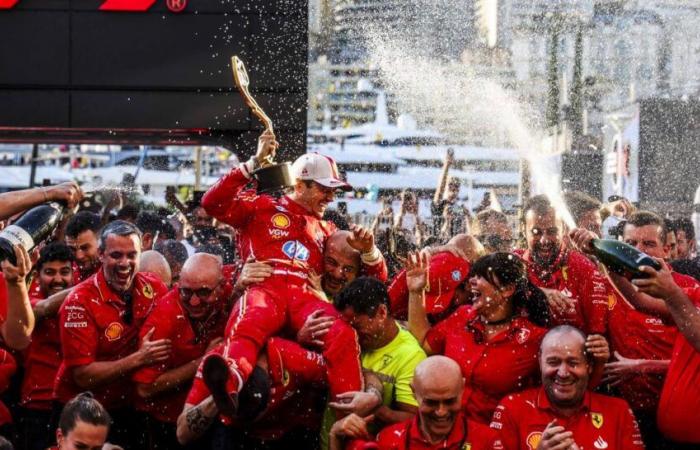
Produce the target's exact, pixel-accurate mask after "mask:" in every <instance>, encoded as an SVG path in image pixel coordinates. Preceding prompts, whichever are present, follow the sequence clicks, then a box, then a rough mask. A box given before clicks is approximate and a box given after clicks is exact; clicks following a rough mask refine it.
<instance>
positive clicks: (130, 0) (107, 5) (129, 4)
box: [0, 0, 187, 13]
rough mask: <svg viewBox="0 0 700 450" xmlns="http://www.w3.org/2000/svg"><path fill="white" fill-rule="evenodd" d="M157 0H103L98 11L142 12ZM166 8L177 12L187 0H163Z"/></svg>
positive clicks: (3, 3) (2, 5) (0, 0)
mask: <svg viewBox="0 0 700 450" xmlns="http://www.w3.org/2000/svg"><path fill="white" fill-rule="evenodd" d="M156 1H157V0H105V2H103V3H102V4H101V5H100V8H99V9H100V11H131V12H143V11H148V10H149V9H151V7H152V6H153V5H155V3H156ZM19 2H20V0H0V9H12V8H14V7H15V6H17V4H18V3H19ZM165 4H166V6H167V7H168V9H169V10H170V11H172V12H174V13H179V12H181V11H183V10H184V9H185V7H186V6H187V0H165Z"/></svg>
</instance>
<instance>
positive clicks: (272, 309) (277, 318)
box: [202, 165, 362, 396]
mask: <svg viewBox="0 0 700 450" xmlns="http://www.w3.org/2000/svg"><path fill="white" fill-rule="evenodd" d="M249 183H250V180H249V174H248V172H247V169H246V167H245V165H241V166H240V167H239V168H237V169H234V170H232V171H231V172H230V173H228V174H227V175H225V176H224V177H222V178H221V179H220V180H219V181H218V182H217V183H216V184H215V185H214V186H213V187H212V188H211V189H209V191H207V193H206V194H205V195H204V197H203V198H202V206H203V207H204V209H205V210H206V211H207V213H208V214H210V215H211V216H213V217H215V218H217V219H218V220H221V221H222V222H225V223H228V224H229V225H231V226H233V227H234V228H235V229H236V231H237V232H238V234H239V239H240V242H242V243H244V245H241V247H242V248H241V259H242V260H246V259H247V258H248V257H251V256H252V257H254V258H255V259H256V260H257V261H260V262H267V263H268V264H270V265H271V266H272V267H273V274H272V276H270V277H269V278H268V279H266V280H265V281H263V282H261V283H258V284H255V285H253V286H251V287H249V288H248V290H247V291H246V293H245V294H244V295H243V296H242V297H241V299H240V301H239V302H240V303H239V308H238V313H237V317H236V318H235V319H233V326H232V327H231V331H230V332H229V333H228V334H227V336H226V345H225V349H224V356H225V357H226V358H227V359H228V361H229V364H230V365H231V367H232V369H233V371H234V373H235V374H237V378H238V379H237V381H236V380H234V385H235V384H237V385H238V386H237V389H240V388H241V386H242V384H243V383H244V382H245V380H246V379H247V378H248V376H249V375H250V373H251V372H252V370H253V368H254V367H255V363H256V361H257V357H258V353H259V351H260V349H261V348H262V346H263V345H264V344H265V342H266V341H267V339H268V338H269V337H271V336H274V335H276V334H278V333H279V332H280V331H282V330H283V329H284V328H285V327H287V328H291V330H289V331H292V332H294V333H296V331H298V330H299V329H300V328H301V326H302V325H303V324H304V322H305V321H306V318H307V317H308V316H309V315H310V314H311V313H313V312H314V311H316V310H322V311H323V312H324V313H325V314H327V315H331V316H335V317H338V313H337V312H336V311H335V309H334V308H333V305H331V304H330V303H327V302H325V301H323V300H321V299H319V298H318V297H317V296H316V295H315V294H313V292H312V291H311V290H310V289H309V288H310V285H309V273H310V271H312V270H313V271H314V272H315V273H317V274H321V273H322V270H323V248H324V244H325V241H326V238H327V237H328V236H329V235H330V234H332V233H333V232H334V231H335V226H334V225H332V224H331V223H329V222H326V221H323V220H320V219H318V218H317V217H316V216H315V215H313V213H311V212H309V211H307V210H306V209H305V208H304V207H303V206H301V205H299V204H298V203H296V202H295V201H293V200H292V199H291V198H289V197H286V196H285V197H282V198H280V199H277V198H275V197H273V196H270V195H258V194H257V193H256V192H255V191H254V190H246V187H247V186H248V184H249ZM323 356H324V357H325V359H326V361H327V365H328V378H329V388H330V392H331V394H332V395H334V396H335V395H337V394H340V393H342V392H346V391H350V390H361V389H362V372H361V367H360V347H359V344H358V342H357V335H356V334H355V331H354V330H353V329H352V328H351V327H350V325H348V324H347V323H345V322H343V321H342V320H340V319H338V320H336V321H335V322H334V323H333V325H332V326H331V328H330V330H329V331H328V333H327V334H326V336H325V340H324V346H323Z"/></svg>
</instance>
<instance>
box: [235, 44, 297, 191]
mask: <svg viewBox="0 0 700 450" xmlns="http://www.w3.org/2000/svg"><path fill="white" fill-rule="evenodd" d="M231 68H232V69H233V79H234V80H235V81H236V86H237V87H238V91H239V92H240V93H241V95H242V96H243V100H244V101H245V104H246V105H248V107H249V108H250V109H251V111H252V112H253V114H254V115H255V117H257V118H258V120H260V122H262V124H263V126H264V127H265V130H269V131H272V120H270V118H269V117H268V115H267V114H265V111H263V110H262V108H261V107H260V105H258V102H256V101H255V99H254V98H253V96H252V95H250V92H249V91H248V86H249V85H250V78H248V72H247V71H246V69H245V65H244V64H243V61H241V60H240V59H239V58H238V57H237V56H232V57H231ZM272 158H273V156H272V155H270V156H268V157H267V158H265V160H264V161H261V162H260V168H259V169H258V170H256V171H255V172H253V178H255V179H256V180H257V182H258V192H274V191H278V190H280V189H283V188H286V187H290V186H294V180H293V179H292V172H291V164H290V163H289V162H283V163H281V164H275V163H274V162H273V160H272Z"/></svg>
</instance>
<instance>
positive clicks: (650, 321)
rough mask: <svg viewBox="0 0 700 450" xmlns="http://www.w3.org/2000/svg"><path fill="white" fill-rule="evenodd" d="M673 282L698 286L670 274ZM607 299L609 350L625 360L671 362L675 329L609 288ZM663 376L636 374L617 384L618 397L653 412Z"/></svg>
mask: <svg viewBox="0 0 700 450" xmlns="http://www.w3.org/2000/svg"><path fill="white" fill-rule="evenodd" d="M673 280H674V281H675V282H676V284H677V285H678V286H680V287H681V288H684V289H686V288H691V287H694V286H697V284H698V283H697V281H695V280H694V279H693V278H691V277H688V276H686V275H682V274H679V273H676V272H673ZM609 292H610V294H609V296H608V323H609V327H608V328H609V329H608V336H609V337H610V346H611V350H616V351H618V352H619V353H620V354H621V355H622V356H624V357H625V358H632V359H653V360H660V359H671V352H672V349H673V343H674V341H675V340H676V335H677V334H678V329H677V328H676V326H675V325H674V324H673V323H671V324H668V323H665V322H664V321H663V320H661V318H659V317H657V316H654V315H650V314H645V313H643V312H641V311H638V310H637V309H635V308H634V306H632V305H631V304H630V303H629V302H628V301H627V300H625V299H624V298H622V297H620V296H619V295H618V294H617V292H616V291H615V290H614V288H613V287H612V286H610V288H609ZM663 382H664V375H663V374H639V375H636V376H633V377H631V378H628V379H626V380H625V382H624V383H622V384H620V385H619V387H618V389H619V392H620V395H621V396H622V397H623V398H624V399H625V400H627V401H628V402H629V404H630V406H631V407H632V409H633V410H635V411H645V412H648V413H653V412H654V411H656V407H657V405H658V402H659V396H660V395H661V388H662V386H663Z"/></svg>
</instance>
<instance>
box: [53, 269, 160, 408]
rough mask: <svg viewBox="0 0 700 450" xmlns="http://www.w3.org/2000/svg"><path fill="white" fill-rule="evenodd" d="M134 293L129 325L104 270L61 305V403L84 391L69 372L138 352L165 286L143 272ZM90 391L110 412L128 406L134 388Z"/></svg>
mask: <svg viewBox="0 0 700 450" xmlns="http://www.w3.org/2000/svg"><path fill="white" fill-rule="evenodd" d="M132 293H133V303H132V311H133V319H132V321H131V324H126V323H125V322H124V320H123V312H124V302H123V301H122V300H121V298H120V297H119V296H118V295H117V294H116V293H115V292H114V291H113V290H112V289H110V288H109V286H107V283H106V281H105V277H104V271H103V270H99V271H98V272H97V273H96V274H95V275H93V276H91V277H90V278H88V279H87V280H85V281H84V282H82V283H80V284H79V285H78V286H76V287H75V288H74V289H73V292H71V293H70V295H69V296H68V298H66V300H65V301H64V302H63V305H61V309H60V312H59V327H60V330H61V344H62V351H63V361H62V363H61V367H60V368H59V371H58V376H57V379H56V385H55V390H54V396H55V398H56V399H57V400H58V401H59V402H61V403H66V402H67V401H68V400H70V399H71V398H73V397H75V396H76V395H77V394H79V393H80V392H82V391H83V390H82V389H80V388H79V387H78V386H77V385H76V384H75V382H74V381H73V376H72V370H71V369H73V368H74V367H76V366H84V365H87V364H90V363H92V362H95V361H116V360H118V359H121V358H124V357H126V356H128V355H130V354H132V353H134V352H135V351H136V350H137V349H138V346H139V342H138V332H139V330H140V328H141V325H142V324H143V322H144V321H145V320H146V316H147V315H148V313H149V312H150V311H151V309H152V308H153V303H154V302H155V301H156V299H158V298H159V297H161V296H163V295H165V294H166V293H167V288H166V287H165V285H164V284H163V283H162V282H161V281H160V280H159V279H158V278H157V277H156V276H154V275H152V274H150V273H145V272H142V273H137V274H136V275H135V277H134V284H133V288H132ZM92 393H93V394H94V396H95V398H96V399H97V400H98V401H99V402H100V403H102V404H103V405H104V407H105V408H107V409H113V408H118V407H122V406H126V405H128V404H129V403H130V402H131V401H132V395H133V394H134V392H133V384H132V383H130V382H124V381H118V382H114V383H110V384H109V385H107V386H103V387H98V388H95V389H92Z"/></svg>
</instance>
